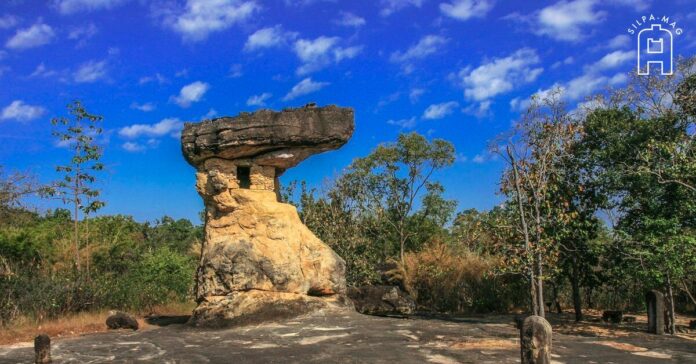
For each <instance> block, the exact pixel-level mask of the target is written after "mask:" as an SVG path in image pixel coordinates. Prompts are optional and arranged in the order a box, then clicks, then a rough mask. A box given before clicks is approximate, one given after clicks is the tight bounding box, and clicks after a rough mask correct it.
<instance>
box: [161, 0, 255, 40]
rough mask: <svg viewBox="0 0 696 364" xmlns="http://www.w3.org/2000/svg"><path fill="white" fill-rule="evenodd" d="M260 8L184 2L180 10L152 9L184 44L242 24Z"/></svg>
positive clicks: (222, 1) (225, 0)
mask: <svg viewBox="0 0 696 364" xmlns="http://www.w3.org/2000/svg"><path fill="white" fill-rule="evenodd" d="M259 9H260V6H259V5H258V4H257V3H256V1H242V0H187V1H186V5H185V6H184V7H183V8H174V9H172V8H161V9H157V8H156V9H155V10H154V11H155V14H156V15H159V16H161V17H162V18H163V22H164V25H165V26H167V27H169V28H171V29H173V30H174V31H176V32H178V33H179V34H181V36H182V37H183V39H184V40H185V41H192V42H196V41H202V40H205V39H206V38H208V36H209V35H210V34H211V33H215V32H220V31H223V30H226V29H228V28H230V27H232V26H233V25H235V24H238V23H240V22H243V21H244V20H246V19H248V18H249V17H251V16H252V15H253V14H254V13H255V12H257V11H258V10H259Z"/></svg>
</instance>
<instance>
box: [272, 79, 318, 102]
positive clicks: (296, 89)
mask: <svg viewBox="0 0 696 364" xmlns="http://www.w3.org/2000/svg"><path fill="white" fill-rule="evenodd" d="M328 85H329V83H328V82H315V81H312V78H311V77H307V78H305V79H304V80H302V81H300V82H299V83H298V84H297V85H295V86H293V87H292V90H290V92H288V94H287V95H285V97H283V101H289V100H292V99H294V98H297V97H299V96H303V95H307V94H310V93H312V92H317V91H319V90H321V89H322V88H324V87H326V86H328Z"/></svg>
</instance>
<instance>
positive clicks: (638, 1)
mask: <svg viewBox="0 0 696 364" xmlns="http://www.w3.org/2000/svg"><path fill="white" fill-rule="evenodd" d="M607 2H608V3H609V4H610V5H619V6H628V7H631V8H633V9H635V10H637V11H643V10H646V9H647V8H649V7H650V0H608V1H607Z"/></svg>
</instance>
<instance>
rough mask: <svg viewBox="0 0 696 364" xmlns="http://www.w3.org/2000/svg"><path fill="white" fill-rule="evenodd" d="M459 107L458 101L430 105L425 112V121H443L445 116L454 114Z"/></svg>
mask: <svg viewBox="0 0 696 364" xmlns="http://www.w3.org/2000/svg"><path fill="white" fill-rule="evenodd" d="M457 107H459V103H458V102H456V101H449V102H443V103H440V104H433V105H430V106H428V108H427V109H425V112H423V119H430V120H435V119H442V118H444V117H445V116H447V115H450V114H452V112H454V110H455V109H456V108H457Z"/></svg>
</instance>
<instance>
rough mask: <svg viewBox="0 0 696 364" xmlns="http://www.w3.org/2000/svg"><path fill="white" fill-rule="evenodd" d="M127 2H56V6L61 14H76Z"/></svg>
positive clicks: (113, 0) (124, 0) (109, 0)
mask: <svg viewBox="0 0 696 364" xmlns="http://www.w3.org/2000/svg"><path fill="white" fill-rule="evenodd" d="M124 2H126V0H55V1H54V4H55V6H56V8H57V9H58V11H59V12H60V13H61V14H65V15H67V14H74V13H78V12H86V11H93V10H103V9H110V8H113V7H114V6H117V5H120V4H123V3H124Z"/></svg>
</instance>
